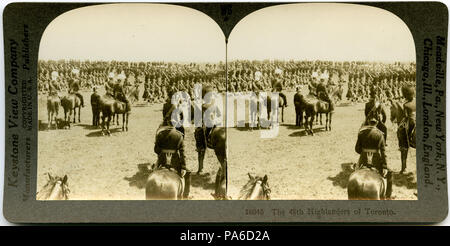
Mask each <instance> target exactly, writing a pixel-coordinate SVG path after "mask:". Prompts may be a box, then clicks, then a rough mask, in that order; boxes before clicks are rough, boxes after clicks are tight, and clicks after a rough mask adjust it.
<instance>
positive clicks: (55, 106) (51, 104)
mask: <svg viewBox="0 0 450 246" xmlns="http://www.w3.org/2000/svg"><path fill="white" fill-rule="evenodd" d="M60 104H61V100H60V99H59V97H58V96H57V95H50V96H48V97H47V114H48V125H47V129H50V128H51V126H52V122H53V120H55V124H56V122H57V117H58V112H59V106H60Z"/></svg>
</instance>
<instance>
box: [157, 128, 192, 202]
mask: <svg viewBox="0 0 450 246" xmlns="http://www.w3.org/2000/svg"><path fill="white" fill-rule="evenodd" d="M166 123H167V122H163V124H161V126H160V127H159V128H158V130H157V131H156V139H155V147H154V151H155V153H156V154H157V155H158V160H157V163H156V166H157V167H158V168H160V167H165V168H168V169H174V170H175V171H176V172H177V173H178V175H180V177H181V178H182V179H183V180H184V192H183V198H184V199H187V198H188V196H189V191H190V184H191V176H190V171H189V170H188V169H187V168H186V155H185V145H184V134H183V133H181V132H180V131H178V130H177V129H175V127H174V126H172V125H167V124H166Z"/></svg>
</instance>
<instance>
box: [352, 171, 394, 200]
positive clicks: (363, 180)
mask: <svg viewBox="0 0 450 246" xmlns="http://www.w3.org/2000/svg"><path fill="white" fill-rule="evenodd" d="M347 193H348V199H349V200H386V199H389V198H390V197H391V193H392V172H391V171H389V172H388V173H387V175H386V180H385V179H384V178H383V177H382V176H381V175H380V174H379V173H378V171H377V170H376V169H370V168H366V167H363V168H362V169H358V170H356V171H354V172H353V173H352V174H350V177H349V180H348V185H347Z"/></svg>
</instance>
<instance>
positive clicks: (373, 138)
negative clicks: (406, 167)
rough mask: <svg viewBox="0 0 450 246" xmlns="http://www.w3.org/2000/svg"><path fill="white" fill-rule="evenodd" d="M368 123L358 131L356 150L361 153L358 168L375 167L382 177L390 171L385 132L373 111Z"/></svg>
mask: <svg viewBox="0 0 450 246" xmlns="http://www.w3.org/2000/svg"><path fill="white" fill-rule="evenodd" d="M367 122H368V125H365V126H362V127H361V129H360V130H359V133H358V140H357V141H356V145H355V151H356V153H358V154H360V157H359V161H358V164H357V168H360V167H361V166H366V167H369V168H375V169H376V170H377V171H378V172H379V174H380V175H381V176H382V177H386V175H387V173H388V169H387V162H386V159H387V158H386V150H385V148H386V143H385V141H384V136H383V133H382V132H381V131H380V130H379V129H378V128H377V124H378V120H377V117H376V114H375V113H374V112H373V111H372V112H371V113H370V114H369V115H368V117H367Z"/></svg>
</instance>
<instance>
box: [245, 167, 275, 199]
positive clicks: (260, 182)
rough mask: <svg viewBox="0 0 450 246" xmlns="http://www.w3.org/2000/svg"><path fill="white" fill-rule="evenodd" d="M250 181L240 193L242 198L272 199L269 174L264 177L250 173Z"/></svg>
mask: <svg viewBox="0 0 450 246" xmlns="http://www.w3.org/2000/svg"><path fill="white" fill-rule="evenodd" d="M248 177H249V181H248V182H247V184H245V185H244V186H243V187H242V189H241V191H240V193H239V199H240V200H270V188H269V183H268V182H267V179H268V178H267V175H264V177H259V176H256V177H253V176H252V175H251V174H250V173H249V174H248Z"/></svg>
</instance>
